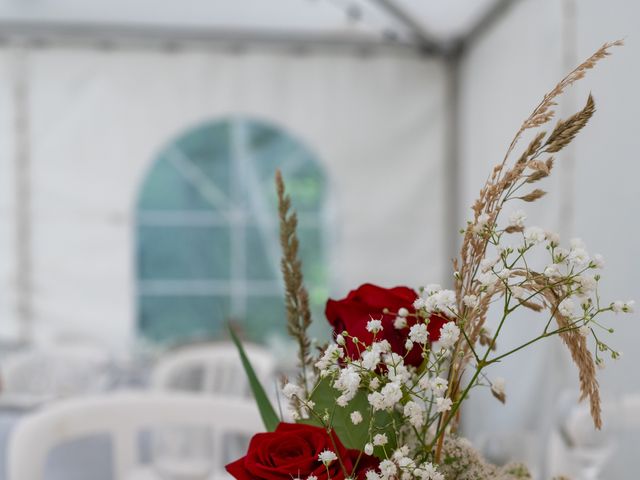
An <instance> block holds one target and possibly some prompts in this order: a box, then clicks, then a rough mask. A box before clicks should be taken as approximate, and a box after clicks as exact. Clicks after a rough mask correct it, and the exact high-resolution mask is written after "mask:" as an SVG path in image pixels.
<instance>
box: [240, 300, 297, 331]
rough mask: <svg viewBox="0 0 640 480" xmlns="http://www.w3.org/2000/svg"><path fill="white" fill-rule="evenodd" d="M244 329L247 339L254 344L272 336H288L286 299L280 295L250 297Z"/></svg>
mask: <svg viewBox="0 0 640 480" xmlns="http://www.w3.org/2000/svg"><path fill="white" fill-rule="evenodd" d="M243 327H244V332H245V336H246V337H247V339H249V340H251V341H254V342H264V341H265V340H266V339H267V338H268V337H269V336H272V335H278V336H283V335H286V332H287V330H286V328H287V317H286V313H285V309H284V299H283V298H282V297H281V296H280V295H277V296H275V295H274V296H251V297H249V299H248V303H247V316H246V318H245V321H244V322H243Z"/></svg>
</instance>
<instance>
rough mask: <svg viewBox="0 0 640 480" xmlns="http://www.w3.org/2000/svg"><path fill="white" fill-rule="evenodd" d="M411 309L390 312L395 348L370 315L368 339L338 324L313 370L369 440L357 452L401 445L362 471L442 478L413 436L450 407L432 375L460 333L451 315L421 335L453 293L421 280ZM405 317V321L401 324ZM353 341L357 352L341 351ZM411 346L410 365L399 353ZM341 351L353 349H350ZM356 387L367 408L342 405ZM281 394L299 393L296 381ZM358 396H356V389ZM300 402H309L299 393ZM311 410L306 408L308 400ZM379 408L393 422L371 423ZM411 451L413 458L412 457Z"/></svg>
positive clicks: (446, 312) (371, 475)
mask: <svg viewBox="0 0 640 480" xmlns="http://www.w3.org/2000/svg"><path fill="white" fill-rule="evenodd" d="M418 300H422V301H418V302H417V303H418V306H419V308H418V309H417V310H416V313H415V314H414V313H411V314H410V313H409V312H408V311H407V310H406V309H401V310H400V311H398V312H395V314H396V319H395V322H394V323H395V325H394V328H396V329H406V330H404V332H403V335H406V344H405V345H404V347H405V349H404V351H402V352H397V351H393V349H392V347H391V344H390V343H389V341H387V340H386V339H384V338H383V336H384V335H378V334H380V332H382V331H383V327H382V322H381V321H380V320H376V319H374V318H372V319H371V320H369V321H368V323H367V330H368V331H369V332H371V333H373V335H374V336H373V342H372V343H371V344H370V345H366V344H364V343H363V342H361V341H360V340H358V339H356V338H354V337H351V336H350V335H349V332H342V333H341V334H339V335H337V336H336V343H335V344H331V345H329V346H328V347H327V348H326V350H325V351H324V352H323V353H322V355H321V357H320V359H319V360H318V361H317V362H316V367H317V368H318V370H319V374H320V378H324V379H328V381H329V382H330V385H331V386H332V388H334V389H335V390H336V404H337V405H338V406H339V407H342V408H346V409H348V410H347V411H348V419H349V420H350V422H351V424H353V425H354V426H357V425H361V424H365V425H368V432H369V433H368V434H369V440H368V442H367V443H366V445H364V448H363V450H364V453H366V454H368V455H372V454H373V453H374V450H375V451H376V452H377V453H378V454H379V452H387V448H388V446H389V439H390V438H393V439H394V442H396V441H397V442H398V444H400V442H402V444H403V445H404V446H403V447H402V448H399V449H397V450H396V451H395V452H394V453H393V454H392V455H391V456H388V455H387V454H386V453H384V455H385V457H386V458H383V459H382V460H381V462H380V464H379V466H378V468H377V469H375V470H371V471H369V472H367V474H366V475H367V477H366V478H367V479H378V480H382V479H385V480H386V479H403V480H410V479H420V480H442V479H443V477H442V475H441V474H440V473H439V472H438V471H437V470H436V468H435V467H434V466H433V465H432V464H431V463H428V462H425V461H424V455H423V454H422V456H420V455H418V456H416V455H417V452H419V451H421V450H420V449H421V443H420V440H418V437H417V436H416V432H419V433H420V438H421V439H422V441H424V439H425V438H428V437H429V436H430V435H433V434H434V432H435V430H433V428H436V427H437V419H438V418H439V416H440V414H442V413H443V412H447V411H450V410H451V409H452V407H453V401H452V400H451V399H450V398H448V397H447V393H448V389H449V385H448V382H447V380H446V379H445V378H443V377H442V376H440V375H441V374H443V375H444V372H445V370H446V368H447V365H448V363H447V362H448V359H449V358H450V357H451V351H452V350H453V348H454V347H455V345H456V343H457V342H458V340H459V338H460V335H461V333H460V329H459V327H458V326H457V325H456V324H455V322H453V321H450V322H447V323H445V324H444V325H443V326H442V327H441V329H440V332H439V335H438V337H439V338H438V341H437V342H434V341H433V340H434V339H430V338H429V331H433V329H431V327H429V322H430V317H431V315H432V314H435V313H437V314H439V315H441V316H442V317H445V316H446V317H448V318H454V317H452V312H453V311H456V306H455V294H454V293H453V292H452V291H450V290H443V289H442V288H441V287H439V286H438V285H429V286H427V287H426V288H424V289H423V290H422V296H421V297H420V299H418ZM409 321H410V322H411V327H410V328H407V327H409ZM350 343H352V344H353V345H356V346H357V351H358V357H357V358H352V357H350V355H348V354H347V345H348V344H350ZM414 347H415V348H418V349H419V350H420V352H421V357H420V358H421V359H422V365H421V366H420V368H417V366H416V364H415V360H414V361H412V363H411V364H407V363H406V359H407V356H409V355H410V354H413V356H412V358H415V350H414ZM349 352H351V353H353V351H352V350H349ZM359 392H363V395H365V396H364V397H362V398H363V399H364V398H366V401H367V403H368V408H367V409H363V408H362V407H361V403H358V405H359V406H360V407H359V408H358V407H356V408H353V409H352V410H350V407H351V404H352V402H353V401H354V399H355V398H356V395H358V393H359ZM283 393H284V395H285V396H286V397H287V398H291V397H292V396H299V397H302V395H303V392H302V390H301V389H300V388H299V387H296V386H295V385H292V384H288V385H286V386H285V387H284V391H283ZM359 398H360V397H359ZM302 403H303V405H304V406H305V407H306V406H307V405H308V404H309V403H311V404H313V402H308V401H305V400H304V399H302ZM311 410H312V408H311ZM378 412H386V413H385V414H384V415H388V414H390V415H394V416H400V417H401V419H402V421H401V422H398V424H397V426H396V427H395V428H396V429H394V427H393V426H390V425H389V424H388V423H386V424H385V425H377V424H376V422H375V421H373V419H372V417H371V415H372V413H373V415H374V416H375V415H377V414H378ZM313 413H315V415H314V417H316V418H318V417H322V416H323V415H324V414H325V412H320V411H318V412H313ZM412 455H413V458H412Z"/></svg>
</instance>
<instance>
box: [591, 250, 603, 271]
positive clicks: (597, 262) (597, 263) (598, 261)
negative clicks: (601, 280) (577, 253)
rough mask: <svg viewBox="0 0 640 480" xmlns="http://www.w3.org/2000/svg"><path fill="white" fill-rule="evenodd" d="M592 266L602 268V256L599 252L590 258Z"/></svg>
mask: <svg viewBox="0 0 640 480" xmlns="http://www.w3.org/2000/svg"><path fill="white" fill-rule="evenodd" d="M591 265H592V268H600V269H603V268H604V257H603V256H602V255H600V254H599V253H596V254H595V255H594V256H593V258H592V259H591Z"/></svg>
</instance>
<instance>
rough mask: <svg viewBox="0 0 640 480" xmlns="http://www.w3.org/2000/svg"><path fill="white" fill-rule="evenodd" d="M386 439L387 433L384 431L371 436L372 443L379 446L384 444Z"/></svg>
mask: <svg viewBox="0 0 640 480" xmlns="http://www.w3.org/2000/svg"><path fill="white" fill-rule="evenodd" d="M388 441H389V440H388V439H387V435H386V434H384V433H377V434H376V435H374V437H373V444H374V445H376V446H379V447H381V446H383V445H386V444H387V442H388Z"/></svg>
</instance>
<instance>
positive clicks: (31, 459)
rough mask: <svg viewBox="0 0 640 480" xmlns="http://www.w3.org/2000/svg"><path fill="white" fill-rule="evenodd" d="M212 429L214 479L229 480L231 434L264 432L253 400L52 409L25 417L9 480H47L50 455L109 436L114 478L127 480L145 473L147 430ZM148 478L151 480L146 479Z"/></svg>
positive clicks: (118, 397) (92, 400) (178, 399)
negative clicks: (141, 445) (226, 440)
mask: <svg viewBox="0 0 640 480" xmlns="http://www.w3.org/2000/svg"><path fill="white" fill-rule="evenodd" d="M176 426H179V427H185V426H186V427H188V426H197V427H202V426H210V427H212V429H213V432H214V441H213V445H214V452H213V453H214V456H213V462H214V472H220V473H216V474H214V477H212V478H216V479H217V478H229V477H228V476H227V475H226V474H224V473H222V472H224V470H223V469H224V465H220V464H216V461H217V462H222V461H223V460H224V458H223V455H222V452H223V447H224V445H223V443H222V442H221V439H222V437H223V435H225V434H229V433H231V434H242V435H246V436H247V437H249V436H251V435H253V434H254V433H256V432H259V431H262V430H263V426H262V423H261V420H260V416H259V414H258V410H257V407H256V406H255V404H254V402H253V401H251V400H239V399H237V398H228V397H222V396H204V395H194V394H189V393H142V392H139V393H135V392H124V393H117V394H112V395H102V396H87V397H78V398H74V399H70V400H65V401H61V402H59V403H56V404H52V405H50V406H49V407H47V408H45V409H43V410H42V411H39V412H37V413H34V414H31V415H28V416H26V417H24V418H23V419H22V420H21V421H20V422H18V424H17V425H16V427H15V429H14V431H13V432H12V435H11V437H10V441H9V449H8V457H7V458H8V473H9V480H42V479H43V478H44V468H45V463H46V459H47V455H48V453H49V452H50V451H51V450H52V449H53V448H54V447H55V446H57V445H59V444H62V443H65V442H68V441H71V440H76V439H78V438H82V437H86V436H91V435H100V434H108V435H109V436H110V438H111V441H112V446H113V457H114V458H113V462H114V464H113V465H114V468H113V471H114V474H115V475H116V476H115V478H116V479H118V480H123V479H126V478H131V477H129V476H130V475H135V472H139V471H140V470H139V469H140V466H141V462H140V458H139V455H138V438H139V437H138V435H139V433H140V432H141V431H143V430H145V429H147V428H157V427H176ZM144 478H146V477H144Z"/></svg>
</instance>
